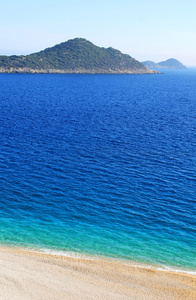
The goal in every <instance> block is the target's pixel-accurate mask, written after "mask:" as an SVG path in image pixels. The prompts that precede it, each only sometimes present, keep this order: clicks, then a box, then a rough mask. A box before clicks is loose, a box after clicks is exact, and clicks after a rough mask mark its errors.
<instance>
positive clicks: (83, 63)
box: [0, 38, 159, 74]
mask: <svg viewBox="0 0 196 300" xmlns="http://www.w3.org/2000/svg"><path fill="white" fill-rule="evenodd" d="M0 73H76V74H80V73H89V74H99V73H100V74H154V73H159V72H157V71H153V70H149V69H147V68H146V67H145V66H144V65H143V64H142V63H141V62H139V61H137V60H136V59H134V58H132V57H131V56H130V55H128V54H123V53H122V52H120V51H119V50H116V49H114V48H112V47H109V48H103V47H98V46H95V45H94V44H93V43H91V42H90V41H87V40H86V39H83V38H75V39H71V40H68V41H67V42H63V43H61V44H58V45H55V46H53V47H50V48H46V49H45V50H42V51H40V52H37V53H33V54H30V55H19V56H17V55H12V56H5V55H2V56H0Z"/></svg>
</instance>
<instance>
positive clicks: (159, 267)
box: [0, 243, 196, 276]
mask: <svg viewBox="0 0 196 300" xmlns="http://www.w3.org/2000/svg"><path fill="white" fill-rule="evenodd" d="M2 249H5V250H6V249H7V250H8V249H9V250H10V251H15V252H20V253H23V252H24V253H31V254H39V255H50V256H51V257H53V256H54V257H64V258H71V259H78V260H91V261H104V262H114V263H118V264H121V265H125V266H130V267H134V268H142V269H147V270H155V271H160V272H172V273H175V274H183V275H186V274H187V275H193V276H196V269H189V268H188V267H178V266H172V265H163V264H158V263H157V264H155V263H154V264H153V263H152V264H151V263H147V262H142V261H134V260H129V259H125V258H120V257H119V258H117V257H112V256H104V255H96V254H86V253H82V252H74V251H64V250H56V249H50V248H33V247H28V246H22V245H11V244H10V245H8V244H1V243H0V251H1V250H2Z"/></svg>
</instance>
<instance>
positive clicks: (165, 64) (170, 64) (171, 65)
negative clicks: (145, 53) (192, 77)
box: [142, 58, 187, 69]
mask: <svg viewBox="0 0 196 300" xmlns="http://www.w3.org/2000/svg"><path fill="white" fill-rule="evenodd" d="M142 63H143V64H144V66H146V67H147V68H155V69H156V68H158V69H159V68H167V69H187V67H186V66H184V65H183V64H182V63H181V62H180V61H179V60H177V59H175V58H169V59H167V60H165V61H161V62H159V63H155V62H154V61H151V60H147V61H143V62H142Z"/></svg>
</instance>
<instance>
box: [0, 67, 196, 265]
mask: <svg viewBox="0 0 196 300" xmlns="http://www.w3.org/2000/svg"><path fill="white" fill-rule="evenodd" d="M195 199H196V69H190V70H182V71H179V70H178V71H169V70H167V71H166V72H165V74H160V75H84V74H83V75H74V74H73V75H62V74H59V75H58V74H55V75H52V74H50V75H41V74H40V75H30V74H23V75H22V74H1V75H0V243H1V244H3V245H18V246H22V247H29V248H34V249H52V250H55V251H58V250H62V251H66V252H73V253H81V254H82V253H83V254H87V255H88V254H90V255H98V256H99V255H101V256H102V255H103V256H109V257H114V258H121V259H127V260H132V261H138V262H146V263H149V264H155V265H163V266H173V267H176V268H188V269H196V252H195V250H196V217H195V207H196V206H195Z"/></svg>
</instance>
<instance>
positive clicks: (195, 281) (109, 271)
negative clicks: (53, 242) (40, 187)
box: [0, 247, 196, 300]
mask: <svg viewBox="0 0 196 300" xmlns="http://www.w3.org/2000/svg"><path fill="white" fill-rule="evenodd" d="M0 299H2V300H15V299H17V300H23V299H24V300H30V299H31V300H33V299H36V300H38V299H39V300H41V299H51V300H57V299H61V300H63V299H66V300H67V299H104V300H105V299H110V300H111V299H140V300H142V299H156V300H158V299H167V300H169V299H183V300H184V299H191V300H193V299H196V276H195V275H187V274H180V273H179V274H178V273H174V272H166V271H158V270H155V269H146V268H141V267H133V266H130V265H125V264H123V263H120V262H118V261H117V262H113V261H106V260H91V259H82V258H79V259H78V258H69V257H65V256H55V255H48V254H42V253H37V252H31V251H25V250H20V249H15V248H5V247H1V248H0Z"/></svg>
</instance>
